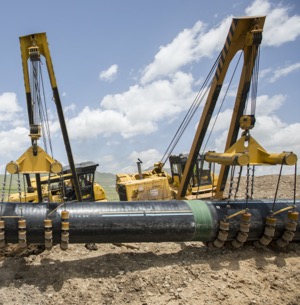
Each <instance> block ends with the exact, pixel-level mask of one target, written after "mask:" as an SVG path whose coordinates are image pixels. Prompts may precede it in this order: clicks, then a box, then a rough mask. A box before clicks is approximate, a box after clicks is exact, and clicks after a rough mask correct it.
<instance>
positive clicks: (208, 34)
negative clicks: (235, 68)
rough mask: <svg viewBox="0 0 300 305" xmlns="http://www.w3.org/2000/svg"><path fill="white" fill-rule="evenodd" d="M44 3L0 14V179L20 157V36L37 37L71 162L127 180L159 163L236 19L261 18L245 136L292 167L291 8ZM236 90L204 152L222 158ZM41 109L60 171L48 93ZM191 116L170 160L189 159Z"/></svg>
mask: <svg viewBox="0 0 300 305" xmlns="http://www.w3.org/2000/svg"><path fill="white" fill-rule="evenodd" d="M49 3H50V2H49V1H30V0H29V1H16V0H11V1H7V2H6V4H2V9H1V12H0V16H1V19H0V20H1V21H0V22H1V27H0V33H1V37H2V44H1V45H2V48H1V53H2V56H1V58H0V66H1V73H0V122H1V125H0V147H1V150H0V171H1V172H4V169H5V165H6V164H7V163H8V162H9V161H11V160H17V159H18V158H19V156H20V155H21V154H22V153H23V152H24V151H25V150H26V149H27V148H28V147H29V146H30V139H29V137H28V118H27V110H26V100H25V90H24V84H23V72H22V67H21V57H20V48H19V37H20V36H23V35H28V34H33V33H39V32H46V33H47V37H48V42H49V45H50V52H51V56H52V60H53V66H54V71H55V75H56V79H57V83H58V89H59V92H60V96H61V100H62V104H63V107H64V110H65V117H66V120H67V126H68V131H69V136H70V140H71V146H72V150H73V155H74V159H75V162H82V161H86V160H91V161H94V162H97V163H99V164H100V166H99V168H98V170H99V171H100V172H111V173H117V172H131V171H133V170H135V167H136V166H135V163H136V161H137V158H140V159H141V160H143V162H144V163H143V167H144V168H147V167H149V166H151V165H153V163H155V162H157V161H160V159H161V158H162V156H163V154H164V152H165V150H166V148H167V146H168V144H169V142H170V141H171V139H172V137H173V135H174V134H175V132H176V130H177V128H178V127H179V124H180V123H181V120H182V118H183V116H184V114H185V113H186V111H187V109H188V108H189V106H190V105H191V103H192V102H193V100H194V98H195V97H196V95H197V92H198V91H199V89H200V87H201V84H202V82H203V80H204V79H205V77H206V76H207V74H208V73H209V71H210V69H211V67H212V65H213V63H214V61H215V59H216V57H217V55H218V54H219V52H220V51H221V49H222V47H223V44H224V41H225V38H226V36H227V33H228V29H229V25H230V23H231V19H232V18H233V17H239V16H245V15H249V16H253V15H266V16H267V19H266V23H265V28H264V35H263V42H262V46H261V57H260V77H259V85H258V97H257V109H256V116H257V123H256V127H255V128H254V130H253V131H252V135H253V136H254V137H255V138H256V139H257V140H258V141H259V142H260V144H261V145H262V146H263V147H265V148H266V149H267V150H268V151H270V152H281V151H284V150H285V151H294V152H295V153H297V154H298V155H300V132H299V131H300V118H299V113H300V106H299V76H300V56H299V51H300V4H299V2H298V1H292V0H289V1H266V0H256V1H239V0H228V1H215V0H212V1H189V0H187V1H177V0H165V1H157V0H152V1H137V0H131V1H130V0H128V1H116V0H115V1H101V0H99V1H96V0H90V1H67V0H65V1H58V0H52V1H51V4H49ZM237 81H238V80H236V81H235V84H233V89H232V92H231V95H230V94H229V98H228V99H229V102H228V103H227V104H225V105H224V108H223V109H222V111H221V120H218V123H217V125H216V128H215V133H214V136H213V137H212V139H211V141H210V143H209V145H208V149H213V150H216V151H222V150H223V149H224V143H225V137H226V133H227V130H228V122H229V117H230V114H231V110H232V109H231V106H232V101H233V100H234V93H233V92H234V88H236V86H237ZM44 82H45V83H47V82H48V78H47V74H46V72H45V73H44ZM47 97H48V99H47V103H48V108H49V118H50V126H51V140H52V144H53V155H54V158H56V159H57V160H59V161H61V162H62V163H63V164H67V157H66V153H65V150H64V145H63V142H62V139H61V133H60V129H59V124H58V122H57V117H56V111H55V108H54V105H53V101H52V100H51V91H50V90H49V91H48V93H47ZM200 113H201V108H200V110H199V112H198V113H197V114H196V115H195V118H194V119H193V121H192V122H191V124H190V125H191V126H190V127H189V128H188V129H187V131H186V133H185V134H184V135H183V138H182V140H181V141H180V142H179V143H178V146H177V147H176V148H175V150H174V153H177V154H178V153H181V152H188V151H189V149H190V146H191V143H192V140H193V137H194V133H195V127H196V124H197V121H198V120H199V117H200ZM40 145H41V146H42V147H43V145H42V142H41V141H40ZM272 170H273V171H274V170H275V169H265V168H264V169H263V170H261V172H260V173H270V172H272ZM289 170H292V169H288V170H287V173H288V171H289ZM275 171H276V172H277V171H278V169H276V170H275Z"/></svg>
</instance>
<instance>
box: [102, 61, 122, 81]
mask: <svg viewBox="0 0 300 305" xmlns="http://www.w3.org/2000/svg"><path fill="white" fill-rule="evenodd" d="M117 73H118V65H116V64H114V65H111V66H110V67H109V68H108V69H107V70H104V71H101V72H100V74H99V79H100V80H104V81H108V82H111V81H113V80H114V79H115V77H116V75H117Z"/></svg>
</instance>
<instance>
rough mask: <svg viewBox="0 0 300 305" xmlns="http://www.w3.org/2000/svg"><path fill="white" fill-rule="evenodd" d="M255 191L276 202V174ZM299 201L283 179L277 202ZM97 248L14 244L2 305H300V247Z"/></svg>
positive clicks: (1, 262)
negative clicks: (27, 246) (285, 199)
mask: <svg viewBox="0 0 300 305" xmlns="http://www.w3.org/2000/svg"><path fill="white" fill-rule="evenodd" d="M299 178H300V177H298V179H297V180H298V181H300V179H299ZM297 184H299V182H297ZM255 186H256V188H255V189H257V191H256V192H255V197H256V198H273V196H274V192H275V186H276V177H274V176H264V177H258V178H257V180H256V182H255ZM298 190H299V185H298ZM292 196H293V177H292V176H284V177H283V179H282V187H281V188H280V190H279V191H278V197H279V198H292ZM297 198H299V193H298V194H297ZM96 246H97V247H96V248H97V249H94V250H89V249H87V248H86V247H85V245H82V244H80V245H77V244H73V245H70V247H69V249H68V250H67V251H62V250H61V249H60V247H59V246H55V247H53V248H52V250H51V251H43V250H42V249H39V248H37V247H33V246H32V247H29V248H28V249H27V250H26V251H25V252H20V250H19V249H18V248H17V247H16V246H15V245H10V246H9V247H8V248H7V249H6V250H4V251H2V252H1V253H0V304H1V305H4V304H107V305H108V304H140V305H150V304H156V305H160V304H170V305H175V304H176V305H184V304H224V305H226V304H230V305H235V304H248V305H254V304H268V305H269V304H272V305H273V304H288V305H297V304H300V291H299V290H298V289H299V285H300V260H299V256H300V244H298V243H291V244H290V245H289V246H288V247H287V248H285V249H282V250H280V249H276V248H271V247H269V248H264V249H257V248H255V247H254V246H253V245H252V244H246V245H244V246H243V247H242V248H241V249H238V250H232V249H229V248H222V249H214V250H213V249H210V248H207V247H206V246H204V245H203V244H202V243H198V242H197V243H195V242H189V243H161V244H159V243H140V244H121V245H113V244H97V245H96Z"/></svg>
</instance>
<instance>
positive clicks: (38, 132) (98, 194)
mask: <svg viewBox="0 0 300 305" xmlns="http://www.w3.org/2000/svg"><path fill="white" fill-rule="evenodd" d="M20 48H21V58H22V67H23V74H24V85H25V92H26V101H27V111H28V118H29V129H30V134H29V136H30V138H31V144H32V145H31V146H30V147H29V148H28V149H27V151H26V152H25V153H24V154H23V155H22V156H21V157H20V158H19V159H18V160H17V161H15V162H14V161H12V162H10V163H8V164H7V166H6V170H7V172H9V173H10V174H18V175H20V174H23V175H24V176H25V177H26V183H27V191H24V192H23V193H22V194H21V191H20V180H19V179H18V184H19V194H12V195H10V194H9V198H8V200H10V201H30V202H43V201H56V202H61V201H64V200H68V201H71V200H72V201H73V200H76V201H86V200H88V201H101V200H106V195H105V192H104V190H103V188H102V187H101V186H100V185H99V184H97V183H95V182H94V176H95V170H96V167H97V166H98V164H95V163H93V162H85V163H81V164H78V165H76V164H75V163H74V159H73V154H72V149H71V145H70V140H69V136H68V132H67V126H66V122H65V118H64V113H63V109H62V104H61V100H60V96H59V92H58V88H57V83H56V78H55V74H54V69H53V65H52V59H51V56H50V50H49V46H48V41H47V36H46V33H36V34H31V35H27V36H22V37H20ZM42 57H43V58H44V59H45V62H46V67H47V71H48V76H49V80H50V85H51V89H52V93H53V100H54V103H55V106H56V110H57V115H58V119H59V123H60V128H61V132H62V137H63V142H64V145H65V149H66V153H67V157H68V161H69V166H68V167H65V168H63V167H62V165H61V163H60V162H58V161H57V160H55V159H53V157H52V156H50V155H49V154H48V153H47V152H46V151H45V150H44V149H42V148H41V147H40V146H38V144H37V142H38V140H39V138H40V137H41V136H43V138H44V144H45V146H46V144H47V143H46V141H45V140H46V138H47V136H48V137H49V138H50V136H49V135H50V129H49V126H48V118H47V109H46V108H45V106H44V103H43V101H42V99H43V95H44V94H43V93H42V92H41V91H42V90H43V84H42V83H41V82H42V81H41V79H42V77H41V74H42V69H41V64H42V62H41V60H42ZM44 102H45V101H44ZM48 140H49V146H50V150H51V152H52V144H51V140H50V139H48ZM32 174H34V175H35V178H34V179H32V178H30V175H32ZM2 201H3V200H2Z"/></svg>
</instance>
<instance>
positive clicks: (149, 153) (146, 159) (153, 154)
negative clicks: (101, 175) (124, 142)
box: [122, 148, 162, 173]
mask: <svg viewBox="0 0 300 305" xmlns="http://www.w3.org/2000/svg"><path fill="white" fill-rule="evenodd" d="M161 157H162V154H161V153H159V152H158V151H157V150H156V149H154V148H150V149H147V150H144V151H139V152H138V151H133V152H132V153H131V154H130V155H129V157H128V160H129V162H130V163H129V164H130V165H129V166H127V167H125V168H123V169H122V172H123V173H132V172H137V165H136V162H137V161H138V158H139V159H140V160H141V161H142V162H143V163H142V170H147V169H149V168H151V167H153V165H154V164H155V163H157V162H159V161H160V160H161Z"/></svg>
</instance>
